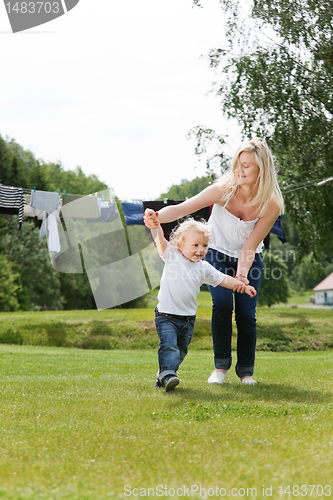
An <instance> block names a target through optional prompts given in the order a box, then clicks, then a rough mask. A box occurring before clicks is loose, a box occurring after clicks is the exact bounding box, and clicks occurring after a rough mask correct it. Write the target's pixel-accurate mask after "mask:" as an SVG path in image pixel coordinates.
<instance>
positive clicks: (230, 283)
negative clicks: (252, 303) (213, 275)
mask: <svg viewBox="0 0 333 500" xmlns="http://www.w3.org/2000/svg"><path fill="white" fill-rule="evenodd" d="M220 286H224V288H230V289H231V290H233V291H234V292H240V293H244V292H245V293H247V295H249V296H250V297H255V296H256V295H257V292H256V290H255V288H253V286H250V285H245V283H242V282H241V281H239V280H236V279H235V278H232V277H231V276H225V278H224V280H223V281H222V283H220Z"/></svg>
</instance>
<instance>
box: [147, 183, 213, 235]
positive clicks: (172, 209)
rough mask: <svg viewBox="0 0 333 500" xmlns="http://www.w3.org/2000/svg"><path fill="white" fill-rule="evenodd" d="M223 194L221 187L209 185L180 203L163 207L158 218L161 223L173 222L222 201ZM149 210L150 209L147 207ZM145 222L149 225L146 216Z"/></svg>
mask: <svg viewBox="0 0 333 500" xmlns="http://www.w3.org/2000/svg"><path fill="white" fill-rule="evenodd" d="M221 196H222V193H221V188H219V187H218V186H216V185H212V186H208V187H207V188H206V189H204V190H203V191H201V193H199V194H197V195H196V196H193V197H192V198H189V199H188V200H186V201H183V203H179V205H170V206H169V207H165V208H162V209H161V210H159V211H158V220H159V222H160V223H161V224H163V223H166V222H172V221H174V220H177V219H180V218H181V217H185V215H188V214H192V213H193V212H196V211H197V210H200V209H201V208H204V207H208V206H210V205H212V204H213V203H217V202H218V201H220V199H221ZM147 210H148V209H147ZM144 220H145V224H146V225H148V227H150V226H149V221H148V220H146V216H145V217H144Z"/></svg>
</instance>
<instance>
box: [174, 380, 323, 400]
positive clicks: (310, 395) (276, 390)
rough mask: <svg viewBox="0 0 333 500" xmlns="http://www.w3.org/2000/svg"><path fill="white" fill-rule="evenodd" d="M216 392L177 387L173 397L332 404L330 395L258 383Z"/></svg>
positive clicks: (224, 388)
mask: <svg viewBox="0 0 333 500" xmlns="http://www.w3.org/2000/svg"><path fill="white" fill-rule="evenodd" d="M215 387H216V390H217V391H218V392H215V389H214V392H211V390H209V388H207V390H202V389H192V388H185V387H178V388H177V390H176V391H175V392H174V395H175V396H176V397H178V398H181V399H182V400H188V401H211V402H214V401H215V402H216V401H223V402H226V401H234V402H235V401H238V402H239V401H246V402H249V403H254V402H258V403H262V402H269V401H271V402H275V403H277V402H283V401H284V402H292V403H300V404H304V403H305V404H306V403H312V404H324V403H330V402H333V395H332V394H325V393H323V392H321V391H317V390H311V389H300V388H297V387H294V386H290V385H286V384H265V383H259V384H258V385H256V386H254V387H253V386H252V387H247V386H242V385H241V384H237V385H236V384H224V385H223V386H220V387H219V386H215Z"/></svg>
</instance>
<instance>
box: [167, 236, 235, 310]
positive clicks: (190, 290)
mask: <svg viewBox="0 0 333 500" xmlns="http://www.w3.org/2000/svg"><path fill="white" fill-rule="evenodd" d="M161 258H162V260H163V261H164V262H165V266H164V269H163V274H162V277H161V285H160V291H159V294H158V300H159V303H158V305H157V309H158V310H159V312H164V313H169V314H177V315H179V316H194V315H195V314H196V311H197V308H198V303H197V295H198V293H199V291H200V287H201V285H203V284H204V283H205V284H207V285H212V286H214V287H215V286H218V285H219V284H220V283H222V281H223V280H224V278H225V274H223V273H221V272H220V271H218V270H217V269H215V267H213V266H212V265H211V264H209V263H208V262H206V261H204V260H202V261H200V262H191V261H190V260H188V259H186V257H184V256H183V254H182V253H181V252H180V251H179V250H176V249H175V248H173V247H172V246H171V245H170V243H168V245H167V248H166V250H165V252H164V254H163V255H162V256H161Z"/></svg>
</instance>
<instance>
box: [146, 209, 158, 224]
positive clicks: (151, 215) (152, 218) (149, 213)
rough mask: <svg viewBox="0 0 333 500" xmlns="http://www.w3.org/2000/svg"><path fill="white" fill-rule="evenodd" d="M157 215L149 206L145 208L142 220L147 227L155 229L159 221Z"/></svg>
mask: <svg viewBox="0 0 333 500" xmlns="http://www.w3.org/2000/svg"><path fill="white" fill-rule="evenodd" d="M157 216H158V212H155V210H152V209H151V208H146V210H145V214H144V216H143V221H144V223H145V225H146V226H147V227H149V229H156V228H157V227H158V226H159V224H160V223H159V220H158V218H157Z"/></svg>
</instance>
